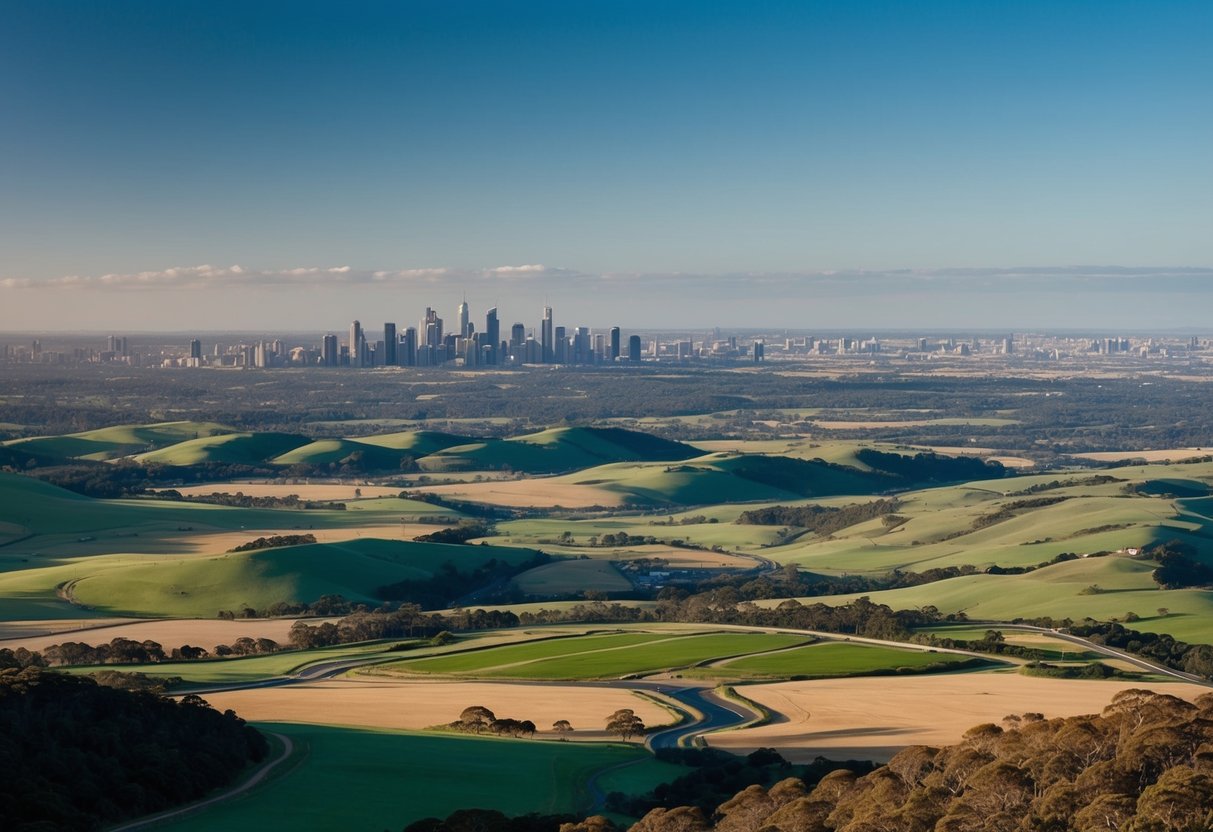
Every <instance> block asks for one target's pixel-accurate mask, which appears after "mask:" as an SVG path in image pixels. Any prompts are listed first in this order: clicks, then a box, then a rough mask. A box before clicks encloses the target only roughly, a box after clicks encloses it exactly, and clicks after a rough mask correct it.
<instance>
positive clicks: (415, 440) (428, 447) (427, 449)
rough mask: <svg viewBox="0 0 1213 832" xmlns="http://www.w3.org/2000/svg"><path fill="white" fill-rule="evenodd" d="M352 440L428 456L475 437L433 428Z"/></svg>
mask: <svg viewBox="0 0 1213 832" xmlns="http://www.w3.org/2000/svg"><path fill="white" fill-rule="evenodd" d="M348 438H349V439H350V440H351V441H353V442H358V443H360V444H363V445H377V446H379V447H381V448H390V449H392V450H395V451H402V452H404V455H406V456H411V457H414V458H416V457H422V456H429V455H430V454H434V453H438V452H439V451H444V450H446V449H447V448H453V447H455V446H457V445H468V444H474V443H475V442H476V439H475V438H474V437H471V436H459V435H458V434H454V433H442V432H441V431H435V430H406V431H401V432H399V433H380V434H376V435H373V436H351V437H348Z"/></svg>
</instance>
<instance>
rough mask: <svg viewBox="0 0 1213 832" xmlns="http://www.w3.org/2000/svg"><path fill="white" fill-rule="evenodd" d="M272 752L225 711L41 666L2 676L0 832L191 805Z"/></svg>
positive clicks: (95, 824)
mask: <svg viewBox="0 0 1213 832" xmlns="http://www.w3.org/2000/svg"><path fill="white" fill-rule="evenodd" d="M268 752H269V747H268V744H267V743H266V740H265V738H264V737H263V736H262V735H261V734H259V733H258V732H257V731H256V730H255V729H254V728H252V727H250V726H248V725H245V723H244V721H243V720H241V719H240V718H239V717H237V716H236V715H235V714H234V713H232V712H231V711H226V712H224V713H219V712H218V711H216V710H214V709H213V708H211V707H209V706H208V705H207V704H206V702H205V701H203V700H202V699H200V698H199V697H197V696H186V697H183V698H182V699H181V700H180V701H174V700H172V699H165V698H162V697H160V696H157V695H155V694H153V693H148V692H131V691H127V690H119V689H116V688H112V687H104V686H102V685H99V684H97V683H96V682H95V681H93V680H92V679H88V678H82V677H78V676H68V675H65V674H60V673H51V672H47V671H44V670H40V669H38V668H33V667H31V668H25V669H22V670H17V669H5V670H0V771H3V772H5V775H4V776H3V777H0V806H3V809H2V810H0V818H3V820H2V821H0V826H3V827H4V829H6V830H13V832H41V830H49V829H56V830H70V831H72V832H74V831H75V830H94V829H97V828H99V827H101V826H103V825H108V824H113V823H116V822H118V821H122V820H126V819H129V818H134V817H139V816H140V815H146V814H151V813H154V812H159V811H163V810H165V809H169V808H172V807H174V806H178V805H181V804H185V803H189V802H191V801H194V800H197V799H199V798H201V797H203V796H204V795H206V794H207V793H208V792H210V791H211V790H213V789H216V788H218V787H220V786H224V785H227V784H229V783H231V782H233V781H234V780H235V779H236V778H238V777H239V776H240V774H241V772H242V771H243V770H244V769H245V767H246V766H248V765H250V764H251V763H255V762H259V761H260V760H263V759H264V758H265V757H266V755H267V754H268Z"/></svg>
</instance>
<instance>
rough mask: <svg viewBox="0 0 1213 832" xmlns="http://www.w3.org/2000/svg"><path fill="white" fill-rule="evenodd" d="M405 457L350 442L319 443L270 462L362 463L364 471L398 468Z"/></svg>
mask: <svg viewBox="0 0 1213 832" xmlns="http://www.w3.org/2000/svg"><path fill="white" fill-rule="evenodd" d="M406 455H407V454H404V453H402V452H401V451H398V450H395V449H392V448H386V447H380V446H378V445H370V444H367V443H364V442H356V441H354V440H352V439H319V440H317V441H315V442H309V443H308V444H306V445H301V446H300V447H298V448H294V449H293V450H290V451H287V452H286V453H284V454H282V455H281V456H276V457H274V458H273V459H271V460H270V462H272V463H273V464H275V465H301V464H302V465H328V464H330V463H341V462H346V461H353V460H361V464H362V466H363V467H369V468H376V469H390V468H397V467H399V465H400V460H401V459H403V458H404V457H405V456H406Z"/></svg>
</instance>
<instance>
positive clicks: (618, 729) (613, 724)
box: [606, 708, 646, 742]
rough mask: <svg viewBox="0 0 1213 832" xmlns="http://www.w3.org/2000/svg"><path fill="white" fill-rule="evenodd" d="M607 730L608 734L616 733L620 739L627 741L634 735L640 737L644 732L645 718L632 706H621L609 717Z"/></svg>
mask: <svg viewBox="0 0 1213 832" xmlns="http://www.w3.org/2000/svg"><path fill="white" fill-rule="evenodd" d="M606 730H607V733H608V734H614V735H615V736H617V737H619V739H621V740H623V741H624V742H627V741H628V740H630V739H631V738H632V737H638V736H641V735H642V734H644V732H645V730H646V729H645V727H644V720H643V719H641V718H640V717H638V716H637V715H636V712H635V711H633V710H632V709H631V708H620V709H619V710H617V711H615V713H613V714H611V715H610V716H609V717H607V721H606Z"/></svg>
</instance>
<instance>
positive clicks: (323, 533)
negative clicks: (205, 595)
mask: <svg viewBox="0 0 1213 832" xmlns="http://www.w3.org/2000/svg"><path fill="white" fill-rule="evenodd" d="M301 514H302V512H301ZM300 519H301V521H306V519H307V518H306V516H304V517H301V518H300ZM450 525H452V524H451V523H439V524H436V525H433V524H428V523H408V524H407V525H405V527H404V535H403V536H402V535H401V525H400V524H399V523H394V524H392V525H368V526H360V527H347V528H330V529H319V528H309V527H308V526H307V525H306V524H305V523H301V524H300V525H299V526H293V527H291V528H276V529H275V528H254V527H249V528H248V529H245V530H243V531H176V530H172V529H158V530H155V531H154V532H148V531H147V530H146V529H145V530H143V531H141V532H140V533H139V536H135V535H134V534H132V533H131V532H130V531H127V530H122V529H120V530H115V531H108V532H102V533H99V534H97V535H89V536H88V537H86V538H74V537H72V538H69V537H66V536H65V537H63V538H55V537H51V536H46V537H45V538H42V539H40V540H39V541H38V548H39V549H46V548H48V547H50V546H53V547H54V550H55V554H56V555H57V556H61V557H82V556H85V555H106V554H114V553H121V554H129V555H138V554H155V555H221V554H223V553H224V552H228V551H231V550H232V549H234V548H235V547H237V546H239V545H241V544H243V543H248V542H249V541H250V540H256V539H257V538H259V537H273V536H275V535H291V534H304V533H307V534H312V535H315V536H316V542H317V543H343V542H345V541H347V540H357V539H359V538H363V537H368V538H372V537H373V538H376V539H380V540H404V539H407V540H412V539H413V538H414V537H417V536H418V535H422V534H426V533H428V532H432V531H436V530H438V529H442V528H446V527H448V526H450Z"/></svg>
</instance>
